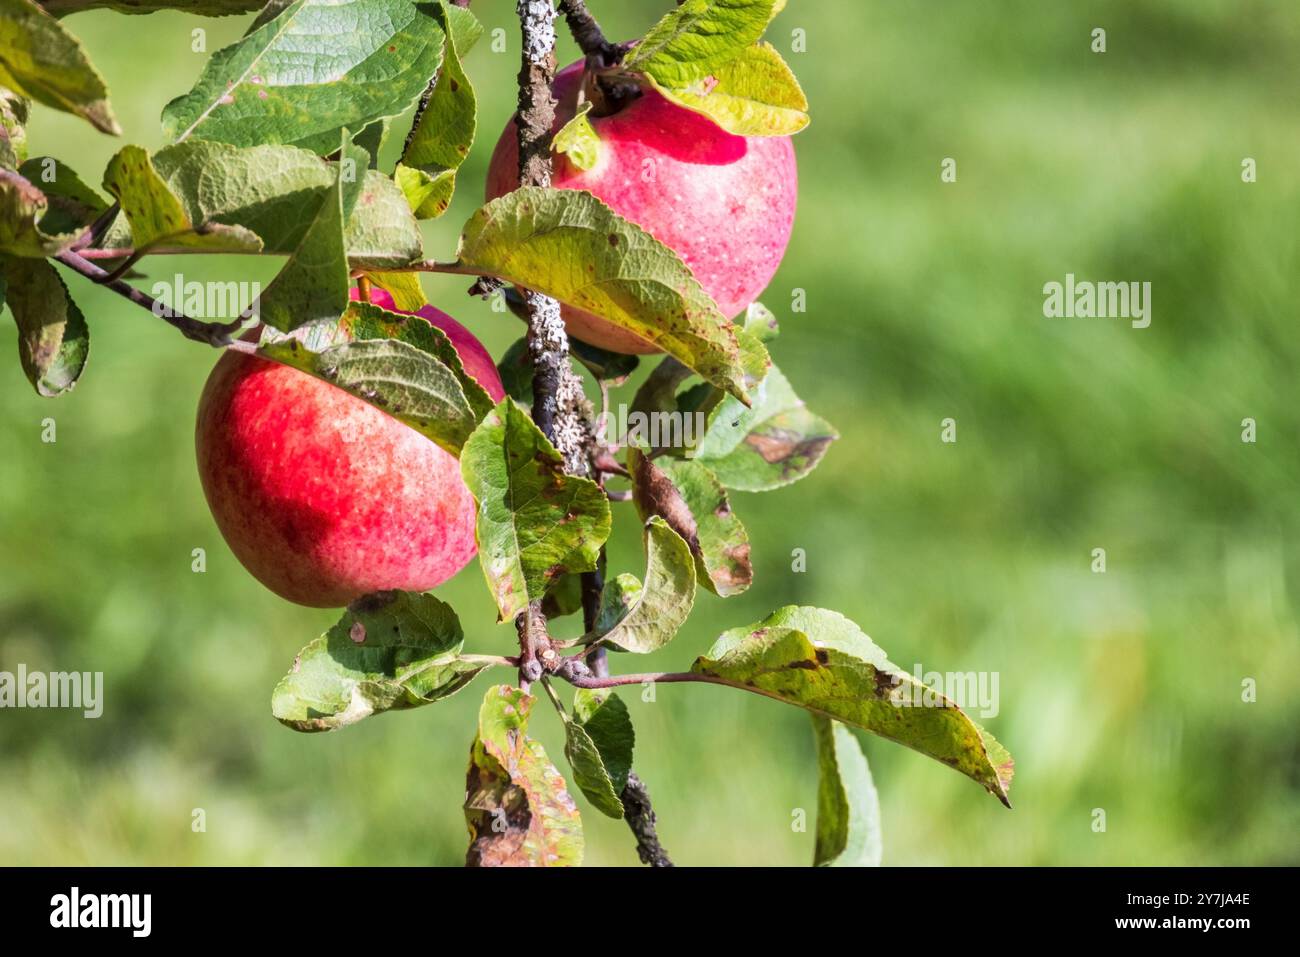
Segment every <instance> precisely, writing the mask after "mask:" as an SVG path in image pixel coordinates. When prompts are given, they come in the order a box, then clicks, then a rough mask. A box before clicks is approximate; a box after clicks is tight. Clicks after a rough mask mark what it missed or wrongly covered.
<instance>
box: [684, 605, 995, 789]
mask: <svg viewBox="0 0 1300 957" xmlns="http://www.w3.org/2000/svg"><path fill="white" fill-rule="evenodd" d="M691 670H692V671H694V672H696V673H697V674H701V675H707V676H710V677H712V678H715V679H720V680H722V681H724V682H726V683H728V684H732V685H735V686H737V687H740V688H746V689H748V690H751V691H755V692H758V693H759V694H764V695H767V696H768V697H771V698H776V699H777V700H779V701H784V702H787V703H788V704H794V705H798V706H799V707H801V708H806V709H808V710H809V711H811V712H813V713H814V714H820V715H822V716H824V717H828V718H834V719H836V720H838V721H843V722H844V723H845V724H849V725H853V726H854V727H858V728H861V729H863V730H864V731H870V732H872V733H873V734H878V735H880V736H882V737H885V738H888V739H890V740H891V741H896V742H898V743H899V744H904V745H907V746H908V747H909V748H913V749H915V750H917V751H920V752H921V753H922V754H926V755H929V756H930V757H932V758H934V759H936V760H937V761H940V762H942V763H943V764H946V765H947V766H948V767H951V768H954V769H955V770H957V771H960V772H961V773H962V774H964V775H966V776H967V777H969V778H971V779H973V780H974V781H976V782H978V783H979V784H980V785H982V786H983V787H984V788H985V789H987V790H988V791H989V793H991V794H993V795H994V796H995V797H997V798H998V800H1000V801H1002V803H1003V804H1006V805H1007V806H1008V807H1009V806H1010V802H1009V801H1008V800H1007V791H1008V789H1009V788H1010V786H1011V777H1012V774H1013V772H1014V764H1013V762H1012V760H1011V756H1010V755H1009V754H1008V753H1007V751H1006V749H1005V748H1003V747H1002V745H1000V744H999V743H998V742H997V741H996V740H995V739H994V738H993V736H992V735H990V734H989V733H988V732H986V731H985V730H984V729H983V728H981V727H980V726H979V725H978V724H976V723H975V722H974V721H972V720H971V719H970V718H969V717H967V715H966V714H965V713H964V712H963V711H962V710H961V709H960V708H958V707H957V705H956V703H955V702H953V701H952V700H951V699H949V698H947V697H945V696H943V695H941V694H939V693H938V692H936V691H934V690H932V689H927V688H925V686H924V685H922V684H921V683H920V682H919V681H918V680H917V679H916V678H914V677H913V676H911V675H909V674H908V673H906V672H904V671H901V670H899V669H898V668H897V667H896V666H895V665H893V664H892V663H890V661H889V660H888V658H886V656H885V653H884V651H882V650H881V649H880V648H879V647H878V646H877V645H876V644H874V643H873V642H872V641H871V639H870V638H868V637H867V636H866V635H865V634H863V632H862V631H861V629H859V628H858V627H857V625H855V624H854V623H853V622H851V621H849V620H848V619H847V618H845V617H844V616H843V615H839V614H836V613H835V612H832V611H826V610H825V609H821V608H809V607H796V606H793V605H791V606H787V607H785V608H781V609H778V610H777V611H775V612H773V613H772V614H771V615H769V616H768V617H767V618H765V619H763V620H762V621H760V622H756V623H755V624H753V625H747V626H745V627H743V628H733V629H731V630H730V631H727V632H724V633H723V634H722V635H721V636H720V637H719V638H718V640H717V641H716V642H715V643H714V646H713V648H712V649H710V650H709V652H708V654H706V655H704V656H703V657H701V658H698V659H696V661H695V664H694V665H693V666H692V668H691Z"/></svg>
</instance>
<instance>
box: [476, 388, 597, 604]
mask: <svg viewBox="0 0 1300 957" xmlns="http://www.w3.org/2000/svg"><path fill="white" fill-rule="evenodd" d="M460 468H461V474H462V475H463V476H464V478H465V484H466V485H467V486H469V490H470V492H472V493H473V495H474V500H475V501H476V502H477V503H478V523H477V526H476V528H475V538H476V540H477V542H478V557H479V564H480V565H481V566H482V568H483V574H484V576H485V577H486V578H487V583H488V589H489V590H490V591H491V592H492V597H493V599H494V600H495V601H496V605H497V610H498V612H499V617H500V620H502V621H504V620H506V619H509V618H513V617H514V616H515V615H516V614H518V613H519V612H520V611H522V610H523V609H524V608H525V607H526V606H527V605H528V602H529V601H531V600H533V599H535V598H541V597H543V595H544V594H545V592H546V589H547V587H548V586H549V585H550V584H551V583H552V582H554V581H555V580H556V579H558V578H559V577H560V576H562V575H566V574H571V573H574V572H585V571H591V570H592V569H594V568H595V567H596V561H597V558H598V556H599V554H600V546H601V545H602V544H604V542H605V539H606V538H608V537H609V528H610V512H609V500H608V499H607V498H606V497H605V493H604V491H603V490H602V489H601V488H600V486H599V485H597V484H596V483H595V482H593V481H591V480H590V479H585V478H578V477H575V476H572V475H566V474H565V472H564V461H563V459H562V458H561V456H560V453H559V452H557V451H556V450H555V446H553V445H552V444H551V443H550V441H549V440H548V439H547V438H546V436H544V435H543V434H542V432H541V430H540V429H538V428H537V426H536V425H535V424H534V423H533V420H532V419H530V418H529V417H528V415H527V414H526V413H525V412H524V411H523V410H522V409H520V408H519V407H518V406H516V405H515V402H514V400H513V399H511V398H509V397H507V398H505V399H503V400H502V401H501V403H500V404H499V405H497V407H496V408H495V409H493V410H492V411H491V412H489V413H488V414H487V416H486V417H485V418H484V419H483V421H482V422H480V423H479V426H478V428H477V429H475V430H474V433H473V434H472V435H471V436H470V437H469V439H468V440H467V441H466V442H465V447H464V449H463V450H462V451H461V458H460Z"/></svg>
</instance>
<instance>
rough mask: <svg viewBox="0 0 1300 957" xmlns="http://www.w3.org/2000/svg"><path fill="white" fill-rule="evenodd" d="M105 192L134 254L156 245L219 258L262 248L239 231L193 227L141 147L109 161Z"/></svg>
mask: <svg viewBox="0 0 1300 957" xmlns="http://www.w3.org/2000/svg"><path fill="white" fill-rule="evenodd" d="M104 189H106V190H108V191H109V192H110V193H112V194H113V196H114V197H116V199H117V201H118V203H120V204H121V207H122V213H123V215H125V216H126V219H127V222H128V223H130V226H131V237H132V240H133V242H134V243H135V247H136V249H148V248H149V247H151V246H156V245H161V244H166V245H168V246H180V247H184V248H196V249H208V250H212V251H219V252H258V251H260V250H261V248H262V241H261V239H260V238H258V236H257V235H256V234H255V233H253V232H251V231H250V230H248V229H245V228H244V227H243V226H226V225H222V224H214V223H203V222H199V223H195V222H192V221H191V220H190V218H189V217H188V216H187V215H186V214H185V209H184V207H182V205H181V201H180V200H179V199H178V198H177V197H176V195H175V194H174V193H173V192H172V191H171V189H170V188H169V187H168V186H167V184H166V183H165V182H164V181H163V179H162V177H161V176H159V175H158V171H157V170H156V169H154V166H153V163H152V161H151V160H150V159H149V154H148V153H147V152H146V151H145V150H144V148H143V147H140V146H126V147H123V148H122V149H121V150H120V151H119V152H118V153H117V155H116V156H114V157H113V158H112V159H111V160H109V162H108V167H107V168H106V169H105V170H104Z"/></svg>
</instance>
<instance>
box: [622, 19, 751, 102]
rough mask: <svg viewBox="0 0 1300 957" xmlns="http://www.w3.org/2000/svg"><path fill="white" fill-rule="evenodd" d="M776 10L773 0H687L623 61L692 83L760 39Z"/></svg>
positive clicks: (668, 79) (659, 77)
mask: <svg viewBox="0 0 1300 957" xmlns="http://www.w3.org/2000/svg"><path fill="white" fill-rule="evenodd" d="M772 15H773V0H685V2H684V3H682V4H681V5H679V6H678V7H677V8H676V9H675V10H672V11H670V12H669V13H667V14H666V15H665V16H664V17H663V19H662V20H660V21H659V22H658V23H656V24H655V25H654V27H652V28H651V30H650V32H649V33H647V34H646V35H645V38H644V39H643V40H642V41H641V42H640V43H638V44H637V45H636V46H635V47H633V49H632V52H631V53H630V54H628V56H627V58H626V59H625V60H624V61H623V67H624V69H626V70H628V71H629V72H633V73H643V74H645V75H646V76H648V77H652V78H653V79H654V80H655V81H656V82H657V83H658V84H663V85H665V86H669V87H672V88H675V89H682V88H685V87H688V86H690V85H691V84H692V83H693V82H695V81H697V80H699V79H701V78H703V77H705V76H708V75H709V74H710V73H713V72H714V71H715V70H716V69H717V68H718V67H719V66H720V65H722V64H724V63H726V62H727V61H728V60H730V59H732V58H734V57H736V56H739V55H740V54H741V52H742V51H744V49H745V48H746V47H748V46H750V45H752V44H753V43H755V42H757V41H758V38H759V37H761V36H762V35H763V31H764V30H766V29H767V24H768V21H770V20H771V19H772Z"/></svg>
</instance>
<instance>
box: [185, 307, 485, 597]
mask: <svg viewBox="0 0 1300 957" xmlns="http://www.w3.org/2000/svg"><path fill="white" fill-rule="evenodd" d="M354 298H355V290H354ZM371 300H372V301H373V302H374V303H375V304H376V305H379V306H383V307H384V308H386V309H394V307H393V301H392V298H391V297H390V296H389V295H388V294H387V293H386V292H384V291H383V290H381V289H375V290H374V291H373V293H372V296H371ZM394 311H397V310H395V309H394ZM415 315H419V316H421V317H423V318H424V319H426V320H427V321H429V322H430V323H432V324H433V325H435V326H437V327H438V328H439V329H441V330H442V331H443V332H445V333H446V334H447V336H448V338H450V339H451V342H452V345H454V346H455V347H456V351H457V352H458V353H459V354H460V358H461V362H462V364H463V365H464V367H465V370H466V371H467V372H468V373H469V374H470V375H471V376H473V377H474V378H475V379H477V380H478V382H479V384H481V385H482V386H483V388H484V389H486V390H487V391H488V393H489V394H490V395H491V396H492V398H493V399H494V400H496V401H500V400H501V398H502V397H503V396H504V395H505V390H504V389H503V388H502V386H501V379H500V377H499V376H498V375H497V370H496V366H495V365H494V364H493V362H492V357H491V356H490V355H489V354H488V352H487V350H486V349H484V348H483V346H482V344H481V343H480V342H479V341H478V340H477V339H476V338H474V336H473V334H472V333H470V331H469V330H468V329H466V328H465V327H464V326H462V325H461V324H460V323H458V322H457V321H456V320H455V319H452V318H451V317H450V316H448V315H446V314H445V313H442V312H440V311H438V310H437V309H435V308H433V307H432V306H425V307H424V308H423V309H421V310H420V311H419V312H418V313H416V314H415ZM195 444H196V446H197V451H198V465H199V478H200V479H201V480H202V483H203V491H204V494H205V495H206V496H207V499H208V507H209V508H211V509H212V516H213V518H215V519H216V522H217V527H218V528H219V529H220V530H221V534H222V535H223V536H224V537H225V539H226V542H227V544H229V545H230V549H231V551H233V552H234V553H235V557H236V558H238V559H239V561H240V562H241V563H242V564H243V566H244V567H245V568H246V569H248V571H249V572H250V573H251V574H252V575H253V577H254V578H256V579H257V580H258V581H260V582H261V583H262V584H263V585H265V586H266V587H267V588H269V589H271V590H272V591H273V592H275V593H276V594H277V595H279V596H281V597H282V598H286V599H288V600H289V601H292V602H297V603H298V604H300V605H310V606H312V607H316V608H333V607H340V606H342V605H346V604H348V603H349V602H351V601H352V600H354V599H356V598H358V597H360V596H361V595H364V594H366V593H368V592H373V591H382V590H385V589H390V588H400V589H404V590H408V591H427V590H428V589H430V588H433V587H435V586H437V585H440V584H442V583H443V582H444V581H446V580H447V579H448V578H450V577H451V576H452V575H454V574H456V573H457V572H458V571H460V570H461V569H462V568H464V567H465V565H466V564H467V563H468V562H469V561H470V559H472V558H473V557H474V552H475V545H474V499H473V497H472V496H471V495H470V493H469V489H467V488H466V487H465V483H464V481H463V480H462V479H461V476H460V463H459V461H458V460H457V459H456V457H455V456H454V455H451V454H450V453H449V452H447V451H446V450H444V449H443V448H441V447H440V446H438V445H436V444H435V443H433V442H432V441H430V440H429V439H427V438H425V437H424V436H423V435H421V434H420V433H418V432H416V431H415V430H414V429H412V428H410V427H408V426H406V425H404V424H403V423H401V422H399V421H398V420H397V419H394V418H392V417H391V416H389V415H387V414H386V413H384V412H381V411H380V410H379V409H377V408H375V407H374V406H371V405H368V404H367V403H365V402H362V401H361V400H360V399H358V398H355V397H353V396H351V395H349V394H348V393H346V392H344V391H343V390H342V389H338V388H335V387H334V386H332V385H330V384H329V383H327V382H323V381H321V380H320V379H317V378H314V377H312V376H310V375H307V374H306V373H304V372H299V371H298V370H296V369H291V368H289V367H288V366H284V365H280V364H278V363H275V362H270V361H268V360H266V359H259V358H258V357H256V356H250V355H246V354H244V353H237V352H227V353H225V355H223V356H222V357H221V359H220V360H218V362H217V364H216V367H215V368H214V369H213V370H212V374H211V375H210V376H209V377H208V382H207V385H206V386H205V387H204V389H203V397H202V398H201V399H200V400H199V414H198V425H197V428H196V434H195Z"/></svg>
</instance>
